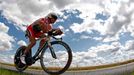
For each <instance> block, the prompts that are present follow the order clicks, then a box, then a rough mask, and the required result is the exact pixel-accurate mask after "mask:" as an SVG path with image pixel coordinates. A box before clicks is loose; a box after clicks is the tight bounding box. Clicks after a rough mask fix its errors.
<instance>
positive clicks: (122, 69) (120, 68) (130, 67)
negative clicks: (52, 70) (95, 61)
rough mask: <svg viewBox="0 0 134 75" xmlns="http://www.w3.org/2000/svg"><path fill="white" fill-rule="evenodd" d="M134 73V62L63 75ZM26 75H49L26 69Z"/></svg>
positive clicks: (117, 74)
mask: <svg viewBox="0 0 134 75" xmlns="http://www.w3.org/2000/svg"><path fill="white" fill-rule="evenodd" d="M0 68H5V69H9V70H13V71H17V70H16V69H15V67H14V66H10V65H4V64H0ZM133 71H134V62H129V63H126V64H122V65H117V66H113V67H107V68H100V69H92V70H73V71H67V72H65V73H64V74H62V75H131V74H132V72H133ZM24 72H25V73H29V74H30V75H48V74H46V73H45V72H44V71H43V70H36V69H26V70H25V71H24Z"/></svg>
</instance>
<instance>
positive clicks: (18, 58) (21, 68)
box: [14, 46, 28, 72]
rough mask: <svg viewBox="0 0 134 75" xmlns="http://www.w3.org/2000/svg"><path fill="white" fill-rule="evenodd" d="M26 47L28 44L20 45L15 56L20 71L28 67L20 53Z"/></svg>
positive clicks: (16, 65) (15, 62)
mask: <svg viewBox="0 0 134 75" xmlns="http://www.w3.org/2000/svg"><path fill="white" fill-rule="evenodd" d="M24 49H26V46H21V47H19V48H18V49H17V51H16V53H15V56H14V64H15V67H16V69H17V70H18V71H19V72H22V71H24V70H25V69H26V68H27V67H28V66H27V65H26V64H23V63H22V62H21V60H20V54H21V52H22V51H24Z"/></svg>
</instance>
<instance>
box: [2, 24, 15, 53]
mask: <svg viewBox="0 0 134 75" xmlns="http://www.w3.org/2000/svg"><path fill="white" fill-rule="evenodd" d="M8 30H9V27H7V26H6V25H5V24H4V23H0V51H1V50H2V51H5V50H11V49H12V47H13V45H12V42H14V41H15V40H14V38H13V36H10V35H8Z"/></svg>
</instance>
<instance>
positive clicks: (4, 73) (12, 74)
mask: <svg viewBox="0 0 134 75" xmlns="http://www.w3.org/2000/svg"><path fill="white" fill-rule="evenodd" d="M0 75H29V74H26V73H19V72H16V71H11V70H7V69H2V68H0Z"/></svg>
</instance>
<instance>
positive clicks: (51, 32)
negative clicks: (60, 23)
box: [48, 29, 63, 36]
mask: <svg viewBox="0 0 134 75" xmlns="http://www.w3.org/2000/svg"><path fill="white" fill-rule="evenodd" d="M61 34H63V32H62V31H61V30H60V29H52V30H51V31H49V32H48V35H54V36H56V35H61Z"/></svg>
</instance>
